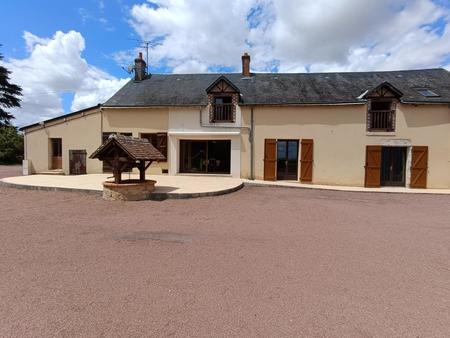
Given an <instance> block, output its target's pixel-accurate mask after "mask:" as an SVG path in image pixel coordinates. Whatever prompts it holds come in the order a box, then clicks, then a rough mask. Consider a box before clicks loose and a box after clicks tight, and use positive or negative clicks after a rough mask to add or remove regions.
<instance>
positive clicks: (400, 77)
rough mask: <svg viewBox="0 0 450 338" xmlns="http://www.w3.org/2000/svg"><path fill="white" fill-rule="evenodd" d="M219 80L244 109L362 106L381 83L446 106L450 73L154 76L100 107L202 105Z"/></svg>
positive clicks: (406, 96) (411, 99)
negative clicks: (428, 94) (427, 94)
mask: <svg viewBox="0 0 450 338" xmlns="http://www.w3.org/2000/svg"><path fill="white" fill-rule="evenodd" d="M220 76H225V77H226V78H227V79H228V80H230V81H231V82H232V83H233V84H234V85H235V86H236V87H237V88H239V92H240V95H241V97H240V98H241V103H240V104H243V105H284V104H339V103H363V102H365V100H364V99H363V98H362V97H361V94H363V93H364V92H366V91H367V90H370V89H373V88H375V87H377V86H378V85H380V84H381V83H383V82H388V83H390V84H391V85H392V86H394V87H395V88H397V89H398V90H399V91H400V92H401V93H403V96H402V97H401V98H400V100H401V101H402V102H405V103H450V73H449V72H448V71H446V70H445V69H440V68H438V69H423V70H405V71H387V72H356V73H299V74H277V73H255V74H252V76H250V77H243V76H242V74H240V73H229V74H152V75H150V76H147V78H146V79H145V80H143V81H140V82H136V81H134V80H130V81H129V82H128V83H127V84H126V85H125V86H124V87H122V88H121V89H120V90H119V91H118V92H117V93H116V94H114V95H113V97H111V98H110V99H109V100H108V101H107V102H106V103H105V104H104V106H105V107H107V106H110V107H149V106H189V105H191V106H195V105H206V103H207V95H206V89H207V88H208V87H209V86H210V85H211V84H212V83H213V82H214V81H215V80H216V79H218V78H219V77H220ZM420 88H428V89H431V90H432V91H433V92H436V93H437V94H439V97H425V96H423V95H421V94H420V93H419V92H418V91H417V89H420Z"/></svg>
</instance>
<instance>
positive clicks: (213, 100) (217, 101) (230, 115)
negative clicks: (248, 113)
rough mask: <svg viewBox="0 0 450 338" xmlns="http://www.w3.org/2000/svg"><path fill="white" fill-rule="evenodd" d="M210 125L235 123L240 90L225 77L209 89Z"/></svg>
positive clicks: (220, 78)
mask: <svg viewBox="0 0 450 338" xmlns="http://www.w3.org/2000/svg"><path fill="white" fill-rule="evenodd" d="M206 93H207V95H208V105H209V122H210V123H234V122H235V121H236V105H237V104H238V102H239V88H237V87H236V86H235V85H234V84H233V83H232V82H231V81H230V80H228V79H227V78H226V77H225V76H223V75H222V76H220V77H219V78H218V79H217V80H215V81H214V82H213V83H212V84H211V85H210V86H209V87H208V88H207V89H206Z"/></svg>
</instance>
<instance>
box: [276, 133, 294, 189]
mask: <svg viewBox="0 0 450 338" xmlns="http://www.w3.org/2000/svg"><path fill="white" fill-rule="evenodd" d="M297 177H298V140H277V180H295V181H296V180H297Z"/></svg>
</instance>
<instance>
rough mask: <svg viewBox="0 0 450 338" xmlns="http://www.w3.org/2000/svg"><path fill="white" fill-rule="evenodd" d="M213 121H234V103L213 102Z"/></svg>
mask: <svg viewBox="0 0 450 338" xmlns="http://www.w3.org/2000/svg"><path fill="white" fill-rule="evenodd" d="M211 122H234V109H233V104H232V103H221V104H217V103H213V104H212V115H211Z"/></svg>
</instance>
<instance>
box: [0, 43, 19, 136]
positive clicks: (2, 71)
mask: <svg viewBox="0 0 450 338" xmlns="http://www.w3.org/2000/svg"><path fill="white" fill-rule="evenodd" d="M0 46H1V45H0ZM2 60H3V55H2V54H0V61H2ZM9 74H11V72H10V71H9V70H8V69H6V68H5V67H3V66H2V65H1V64H0V128H2V127H5V126H10V125H11V119H13V118H14V116H13V115H12V114H10V113H8V112H7V111H6V110H5V109H8V108H14V107H20V98H19V97H20V96H22V88H20V87H19V86H18V85H15V84H12V83H10V82H9Z"/></svg>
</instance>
